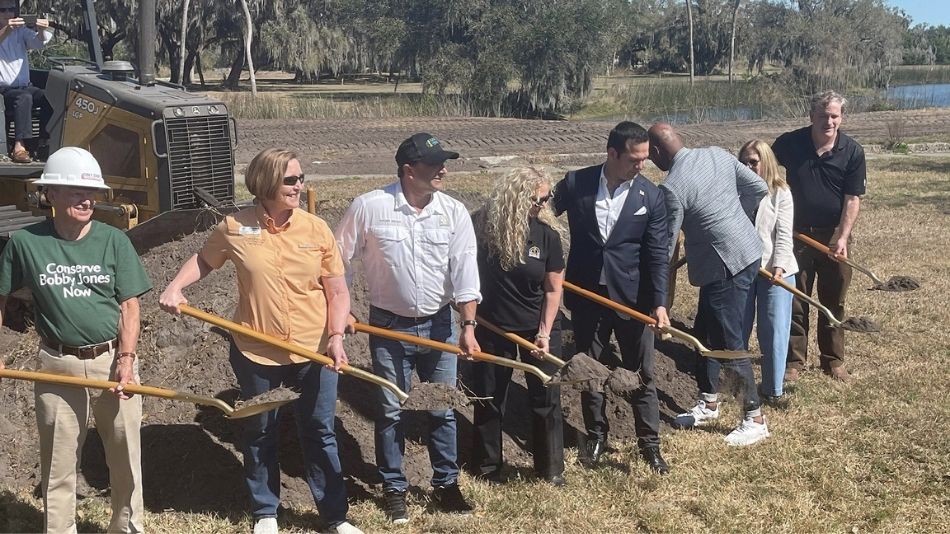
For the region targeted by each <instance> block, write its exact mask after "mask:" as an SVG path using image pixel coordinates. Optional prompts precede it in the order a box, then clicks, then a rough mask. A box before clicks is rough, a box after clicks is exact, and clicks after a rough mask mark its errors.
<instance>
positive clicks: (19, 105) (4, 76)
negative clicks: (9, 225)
mask: <svg viewBox="0 0 950 534" xmlns="http://www.w3.org/2000/svg"><path fill="white" fill-rule="evenodd" d="M52 39H53V33H52V31H51V30H50V29H49V20H47V19H44V18H34V17H31V18H30V19H24V18H23V17H20V13H19V7H18V2H17V0H0V95H3V103H4V107H5V109H7V110H9V111H11V112H12V113H13V128H14V143H13V148H12V150H11V151H10V158H11V159H12V160H13V162H14V163H30V162H31V161H33V159H32V158H31V157H30V151H29V150H28V149H27V147H26V145H25V144H24V143H25V142H26V141H28V140H30V139H32V138H33V108H35V107H38V108H40V142H41V143H42V142H44V141H45V138H46V137H48V134H47V133H46V124H47V123H48V122H49V118H50V116H52V114H53V108H51V107H50V105H49V102H48V101H47V100H46V93H45V92H44V91H43V90H42V89H40V88H39V87H36V86H34V85H33V84H32V83H30V60H29V58H28V57H27V53H28V51H29V50H30V49H36V48H43V47H44V46H46V44H47V43H49V42H50V40H52ZM3 130H4V132H6V124H4V125H3ZM4 135H5V134H4Z"/></svg>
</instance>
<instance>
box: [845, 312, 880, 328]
mask: <svg viewBox="0 0 950 534" xmlns="http://www.w3.org/2000/svg"><path fill="white" fill-rule="evenodd" d="M841 328H844V329H845V330H850V331H852V332H880V331H881V327H880V326H878V325H877V323H875V322H874V319H871V318H870V317H865V316H863V315H861V316H858V317H848V318H847V319H845V320H844V321H842V322H841Z"/></svg>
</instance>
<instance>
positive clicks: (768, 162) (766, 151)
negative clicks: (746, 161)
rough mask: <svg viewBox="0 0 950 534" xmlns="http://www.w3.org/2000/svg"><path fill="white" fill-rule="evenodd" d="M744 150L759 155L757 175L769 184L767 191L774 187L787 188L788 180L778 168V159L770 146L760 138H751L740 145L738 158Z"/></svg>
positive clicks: (772, 189)
mask: <svg viewBox="0 0 950 534" xmlns="http://www.w3.org/2000/svg"><path fill="white" fill-rule="evenodd" d="M744 152H755V153H756V154H758V156H759V176H761V177H762V179H763V180H765V183H766V185H768V186H769V193H774V192H775V190H776V189H787V188H788V182H787V181H785V175H783V174H782V172H781V171H779V170H778V161H776V158H775V152H772V147H770V146H769V144H768V143H766V142H765V141H763V140H761V139H753V140H751V141H749V142H748V143H746V144H744V145H742V148H740V149H739V158H740V159H741V158H742V154H743V153H744Z"/></svg>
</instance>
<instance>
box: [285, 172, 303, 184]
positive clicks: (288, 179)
mask: <svg viewBox="0 0 950 534" xmlns="http://www.w3.org/2000/svg"><path fill="white" fill-rule="evenodd" d="M303 179H304V175H302V174H301V175H300V176H284V185H297V184H298V183H299V182H302V181H303Z"/></svg>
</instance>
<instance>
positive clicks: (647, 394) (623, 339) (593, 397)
mask: <svg viewBox="0 0 950 534" xmlns="http://www.w3.org/2000/svg"><path fill="white" fill-rule="evenodd" d="M597 293H599V294H601V295H603V296H605V297H606V296H608V295H607V287H606V286H600V287H599V288H598V289H597ZM571 322H572V323H573V324H574V342H575V344H576V349H577V352H584V353H586V354H588V355H589V356H590V357H591V358H594V359H595V360H598V361H600V362H601V363H603V364H605V365H608V364H610V363H611V362H612V361H615V360H616V356H615V355H614V354H613V345H611V343H610V335H611V334H613V335H614V336H616V338H617V343H618V344H619V345H620V361H621V365H622V366H623V367H624V368H625V369H629V370H631V371H636V372H639V373H640V382H641V383H642V387H641V388H640V389H638V390H636V391H635V392H634V393H633V395H632V396H631V397H630V404H631V405H632V406H633V414H634V429H635V431H636V434H637V445H638V446H639V447H640V448H641V449H642V448H644V447H655V446H659V444H660V408H659V403H658V402H657V396H656V383H655V381H654V376H653V330H652V329H650V328H647V327H646V325H645V324H643V323H641V322H639V321H636V320H634V319H629V318H627V317H621V316H620V315H618V314H617V313H616V312H614V311H612V310H610V309H607V308H605V307H603V306H600V305H597V304H593V303H592V304H590V305H587V304H586V303H584V304H580V305H578V306H575V307H574V308H572V309H571ZM581 410H582V411H583V413H584V426H585V427H586V430H587V438H588V439H607V432H608V430H609V429H608V424H607V416H606V404H605V402H604V395H603V394H602V393H587V392H582V393H581Z"/></svg>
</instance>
